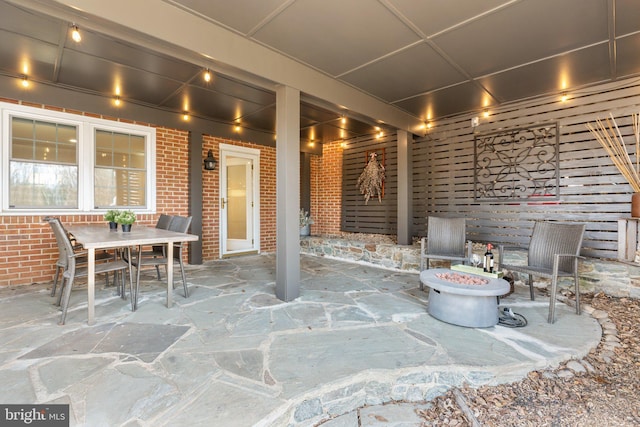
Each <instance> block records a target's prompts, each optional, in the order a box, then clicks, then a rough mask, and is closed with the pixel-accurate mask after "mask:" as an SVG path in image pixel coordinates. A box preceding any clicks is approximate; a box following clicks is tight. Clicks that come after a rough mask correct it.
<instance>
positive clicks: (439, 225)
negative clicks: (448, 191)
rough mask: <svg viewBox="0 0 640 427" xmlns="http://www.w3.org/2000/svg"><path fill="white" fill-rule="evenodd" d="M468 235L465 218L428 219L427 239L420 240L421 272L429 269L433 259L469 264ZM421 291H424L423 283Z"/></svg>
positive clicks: (469, 246) (431, 217)
mask: <svg viewBox="0 0 640 427" xmlns="http://www.w3.org/2000/svg"><path fill="white" fill-rule="evenodd" d="M466 234H467V230H466V219H465V218H441V217H436V216H430V217H428V218H427V237H423V238H422V239H421V240H420V271H422V270H425V269H429V260H431V259H441V260H448V261H462V262H463V263H466V262H468V261H469V259H470V258H471V250H472V248H471V242H470V241H469V242H467V240H466ZM465 248H466V250H465ZM420 290H424V284H423V283H422V282H421V283H420Z"/></svg>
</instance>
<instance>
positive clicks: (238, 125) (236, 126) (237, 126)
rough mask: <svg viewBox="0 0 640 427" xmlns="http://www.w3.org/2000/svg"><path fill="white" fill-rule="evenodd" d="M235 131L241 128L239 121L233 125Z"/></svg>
mask: <svg viewBox="0 0 640 427" xmlns="http://www.w3.org/2000/svg"><path fill="white" fill-rule="evenodd" d="M234 129H235V131H236V132H240V129H242V127H241V126H240V122H237V123H236V125H235V127H234Z"/></svg>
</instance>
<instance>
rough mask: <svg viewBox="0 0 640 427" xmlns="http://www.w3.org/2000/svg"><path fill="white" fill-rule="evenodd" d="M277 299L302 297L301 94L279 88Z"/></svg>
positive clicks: (277, 93) (277, 117) (288, 88)
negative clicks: (300, 218) (300, 213)
mask: <svg viewBox="0 0 640 427" xmlns="http://www.w3.org/2000/svg"><path fill="white" fill-rule="evenodd" d="M276 135H277V138H276V297H277V298H278V299H280V300H282V301H292V300H294V299H296V298H298V296H299V295H300V225H299V212H300V91H299V90H297V89H293V88H291V87H288V86H278V87H277V88H276Z"/></svg>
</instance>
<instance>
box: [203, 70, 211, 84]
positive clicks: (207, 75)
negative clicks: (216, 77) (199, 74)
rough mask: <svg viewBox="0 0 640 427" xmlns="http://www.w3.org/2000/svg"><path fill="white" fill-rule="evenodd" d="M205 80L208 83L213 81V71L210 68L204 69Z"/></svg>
mask: <svg viewBox="0 0 640 427" xmlns="http://www.w3.org/2000/svg"><path fill="white" fill-rule="evenodd" d="M204 81H205V82H207V83H209V82H210V81H211V71H209V69H208V68H207V69H206V70H204Z"/></svg>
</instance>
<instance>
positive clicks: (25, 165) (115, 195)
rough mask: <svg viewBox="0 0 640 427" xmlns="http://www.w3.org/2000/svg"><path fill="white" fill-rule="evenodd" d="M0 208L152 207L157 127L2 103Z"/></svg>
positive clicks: (63, 210) (97, 209) (65, 210)
mask: <svg viewBox="0 0 640 427" xmlns="http://www.w3.org/2000/svg"><path fill="white" fill-rule="evenodd" d="M0 110H1V111H2V126H1V131H2V151H1V154H0V158H1V160H2V163H1V166H2V186H1V187H0V194H1V196H2V209H1V213H14V212H25V213H28V212H38V213H40V212H46V213H47V214H50V213H53V212H55V211H58V212H60V213H69V212H70V211H71V212H74V211H77V212H101V211H104V210H106V209H111V208H116V207H117V208H129V209H135V210H136V211H139V212H153V211H155V179H154V177H155V129H153V128H149V127H146V126H139V125H130V124H124V123H118V122H112V121H107V120H101V119H95V118H90V117H83V116H78V115H73V114H66V113H60V112H55V111H48V110H40V109H36V108H31V107H22V106H17V105H13V104H4V103H0Z"/></svg>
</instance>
